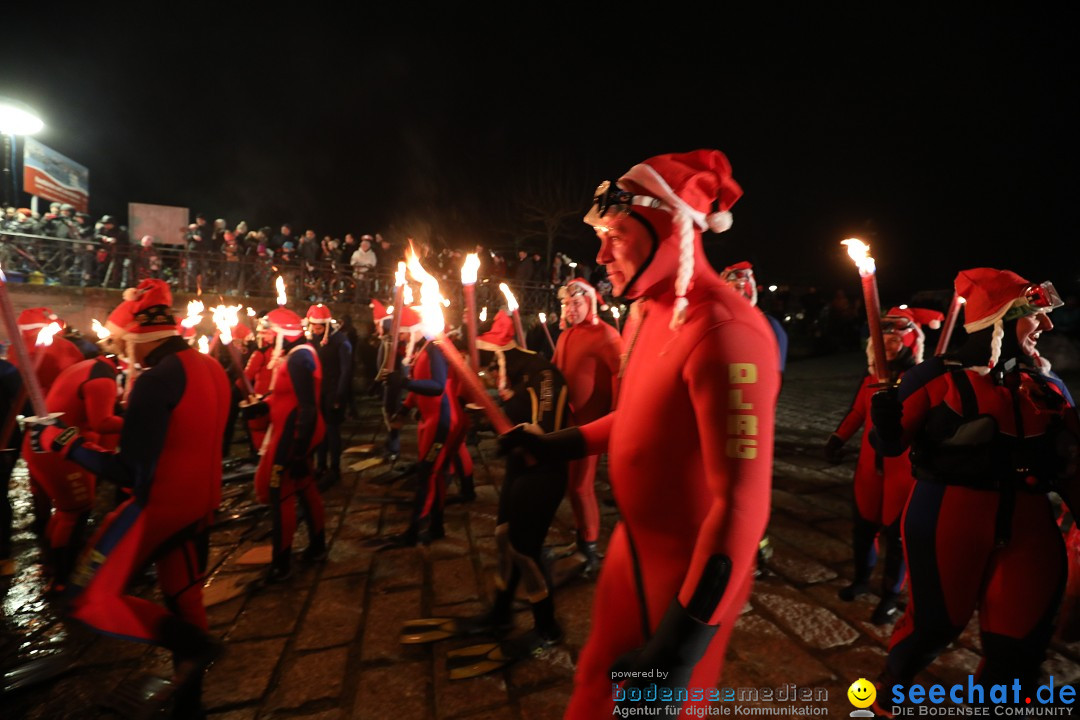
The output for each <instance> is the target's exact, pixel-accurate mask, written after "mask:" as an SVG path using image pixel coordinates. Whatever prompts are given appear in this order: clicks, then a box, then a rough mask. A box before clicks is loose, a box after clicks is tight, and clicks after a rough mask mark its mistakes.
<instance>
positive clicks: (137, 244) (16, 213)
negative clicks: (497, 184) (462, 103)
mask: <svg viewBox="0 0 1080 720" xmlns="http://www.w3.org/2000/svg"><path fill="white" fill-rule="evenodd" d="M179 233H180V235H179V240H180V242H179V243H170V242H165V243H163V242H160V239H157V238H153V237H150V236H144V237H142V238H138V239H134V238H130V237H129V233H128V231H127V228H126V227H124V226H122V225H120V224H119V223H118V222H117V220H116V218H115V217H113V216H111V215H104V216H102V217H101V218H100V219H98V220H97V221H95V220H94V219H93V218H92V217H91V216H90V215H88V214H87V213H83V212H78V211H76V209H75V208H74V207H73V206H71V205H67V204H61V203H53V204H52V205H51V206H50V208H49V211H48V212H47V213H45V214H44V215H40V216H39V215H37V214H36V213H33V212H32V211H31V210H29V209H27V208H6V209H5V212H4V213H3V216H2V217H0V262H3V264H4V266H5V267H7V268H8V269H9V270H10V271H14V272H16V273H22V274H25V275H30V274H33V273H38V274H39V276H40V280H39V282H45V283H49V284H60V285H78V286H82V287H88V286H99V287H111V288H122V287H128V286H130V285H133V284H136V283H138V282H139V281H140V280H143V279H145V278H148V277H159V278H162V279H165V280H167V281H169V282H170V283H171V284H172V285H173V286H174V287H175V288H177V289H178V290H181V291H188V292H195V291H198V290H203V291H209V292H217V293H220V294H222V295H246V294H265V293H267V292H269V291H270V289H271V288H272V286H273V282H274V278H275V277H276V276H277V275H281V276H282V277H284V279H285V281H286V284H287V286H288V287H292V288H296V287H300V288H303V290H302V292H301V293H300V294H301V295H302V296H303V297H305V298H306V299H308V300H311V301H333V300H346V301H355V302H366V300H367V299H368V298H369V297H384V298H385V297H387V296H388V295H389V294H390V292H391V291H392V286H393V274H394V271H395V270H396V265H397V261H398V260H400V259H402V257H403V254H404V248H403V247H400V246H397V245H395V244H393V243H391V242H390V241H389V240H388V239H387V238H385V237H383V236H382V235H381V234H379V233H375V234H364V235H358V234H355V233H346V234H345V236H344V239H341V238H338V237H333V236H331V235H323V236H322V238H321V239H320V238H319V235H318V234H317V233H316V232H315V231H314V230H311V229H307V230H305V231H304V232H302V233H298V232H295V231H294V229H293V227H292V225H290V224H288V223H285V224H282V225H280V226H279V227H278V228H277V229H276V230H275V229H274V228H272V227H270V226H264V227H261V228H252V227H249V226H248V224H247V223H246V222H240V223H238V224H236V225H235V226H233V227H232V228H230V227H229V224H228V223H227V222H226V220H224V219H217V220H213V221H211V220H210V219H209V218H208V217H206V216H205V215H203V214H198V215H196V216H195V219H194V221H193V222H192V223H191V224H190V225H188V226H187V227H186V228H183V229H181V230H180V231H179ZM47 239H55V240H57V241H61V242H58V243H54V244H52V245H51V246H47V244H46V243H44V242H42V241H45V240H47ZM416 245H417V248H418V250H419V252H420V253H421V254H422V256H423V260H424V263H425V265H426V266H427V267H428V268H429V269H430V270H431V271H432V272H433V273H434V274H436V275H437V276H438V277H439V278H440V280H442V281H444V282H449V283H451V284H454V283H456V282H458V278H459V275H458V273H459V270H460V268H461V265H462V263H463V262H464V253H465V252H467V251H462V250H458V249H451V248H448V247H443V248H441V249H439V250H435V249H433V248H432V247H431V246H430V245H429V244H426V243H416ZM474 251H475V252H476V253H477V254H478V256H479V258H480V270H479V276H480V278H482V279H491V280H496V281H506V282H509V283H510V284H511V285H514V286H515V287H517V288H519V289H522V290H524V289H526V288H533V289H542V288H549V289H553V288H556V287H558V286H560V285H562V284H563V283H564V282H565V281H566V280H567V279H569V278H570V277H585V278H587V279H589V280H590V281H592V282H593V283H594V284H597V285H600V286H601V287H602V286H603V284H604V282H605V278H604V277H603V269H602V268H601V269H600V274H599V276H597V274H596V273H595V272H590V269H589V268H588V266H585V265H580V266H579V265H578V264H577V263H575V262H573V261H571V260H570V259H569V258H567V257H565V256H563V255H561V254H559V253H556V254H555V255H554V258H553V260H552V262H551V264H550V265H549V264H548V263H546V262H545V261H544V258H543V255H542V254H541V253H539V252H531V251H527V250H519V251H516V252H515V251H492V250H490V249H488V248H486V247H484V246H482V245H477V246H476V248H475V249H474Z"/></svg>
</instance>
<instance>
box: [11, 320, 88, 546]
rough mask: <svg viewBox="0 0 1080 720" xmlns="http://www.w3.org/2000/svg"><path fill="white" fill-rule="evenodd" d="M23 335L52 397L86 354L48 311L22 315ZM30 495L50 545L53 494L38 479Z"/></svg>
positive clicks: (37, 529)
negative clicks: (44, 333)
mask: <svg viewBox="0 0 1080 720" xmlns="http://www.w3.org/2000/svg"><path fill="white" fill-rule="evenodd" d="M18 322H19V331H20V332H21V333H22V337H23V342H24V343H26V348H27V350H29V351H30V359H31V361H32V362H33V363H34V368H35V374H36V375H37V379H38V384H40V385H41V392H42V393H43V394H45V395H48V393H49V390H50V389H51V388H52V385H53V383H54V382H56V378H57V376H58V375H59V374H60V373H61V372H63V371H64V370H65V369H66V368H69V367H71V366H72V365H74V364H76V363H79V362H82V361H83V354H82V353H81V352H80V351H79V348H78V347H76V346H75V344H74V343H73V342H71V341H70V340H67V339H66V338H64V337H62V336H61V335H60V334H59V329H60V327H61V324H62V322H63V321H61V320H60V318H59V317H57V315H56V313H54V312H53V311H52V310H50V309H49V308H46V307H36V308H27V309H26V310H23V311H22V312H21V313H19V321H18ZM53 323H56V328H55V329H56V330H57V333H56V334H54V335H51V336H49V337H48V338H45V337H44V336H43V338H42V339H43V344H41V345H39V344H37V340H38V335H39V334H40V333H41V331H42V330H43V329H45V328H47V327H49V326H50V325H52V324H53ZM8 362H10V363H11V364H12V365H14V366H15V367H18V366H19V359H18V357H17V356H16V353H10V357H9V358H8ZM30 494H31V496H32V497H33V502H34V532H35V533H36V534H37V536H38V537H39V538H41V539H42V540H43V541H46V543H47V540H46V536H47V533H48V530H47V527H48V524H49V517H50V515H51V508H52V502H51V501H50V500H49V494H48V493H47V492H45V490H44V489H43V488H42V487H41V485H40V484H39V483H38V481H37V479H36V478H34V477H31V478H30Z"/></svg>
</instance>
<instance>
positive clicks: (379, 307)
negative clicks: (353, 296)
mask: <svg viewBox="0 0 1080 720" xmlns="http://www.w3.org/2000/svg"><path fill="white" fill-rule="evenodd" d="M368 307H370V308H371V317H372V318H373V319H374V321H375V324H376V325H378V324H379V323H381V322H382V321H383V320H385V319H386V318H388V317H390V313H388V312H387V311H386V306H385V305H383V304H382V303H381V302H379V301H378V300H376V299H374V298H372V299H371V302H370V303H368Z"/></svg>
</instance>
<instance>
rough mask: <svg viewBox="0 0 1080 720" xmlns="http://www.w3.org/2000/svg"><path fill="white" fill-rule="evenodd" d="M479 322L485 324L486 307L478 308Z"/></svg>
mask: <svg viewBox="0 0 1080 720" xmlns="http://www.w3.org/2000/svg"><path fill="white" fill-rule="evenodd" d="M480 322H487V307H483V308H480Z"/></svg>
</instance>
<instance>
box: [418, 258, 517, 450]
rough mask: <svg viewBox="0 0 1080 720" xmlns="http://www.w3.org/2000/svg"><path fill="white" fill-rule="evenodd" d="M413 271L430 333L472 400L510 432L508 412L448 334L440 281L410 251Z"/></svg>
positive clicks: (423, 321)
mask: <svg viewBox="0 0 1080 720" xmlns="http://www.w3.org/2000/svg"><path fill="white" fill-rule="evenodd" d="M406 257H408V260H409V274H411V275H412V276H413V278H415V279H417V280H419V281H420V326H421V328H422V331H423V333H424V337H426V338H427V339H428V340H430V341H431V342H433V343H435V344H436V345H437V346H438V347H439V350H440V351H442V354H443V357H445V358H446V361H447V362H448V363H450V365H451V366H453V368H454V370H455V371H456V372H457V375H458V377H459V378H460V379H461V382H462V384H463V386H464V387H463V389H464V391H465V395H466V396H467V397H468V398H469V400H470V401H472V402H473V403H475V404H476V405H479V406H480V408H481V409H482V410H483V412H484V415H485V416H486V417H487V419H488V421H490V422H491V425H492V427H493V428H494V429H495V432H497V433H498V434H500V435H501V434H503V433H506V432H509V431H510V430H511V429H512V428H513V425H512V424H511V423H510V420H509V419H508V418H507V417H506V415H505V414H504V413H503V412H502V410H500V409H499V408H498V407H497V406H496V405H495V402H494V401H493V400H492V399H491V397H490V396H489V395H488V394H487V392H486V391H485V390H484V386H483V385H482V384H481V383H480V378H479V377H477V375H476V371H475V370H473V369H470V368H469V367H468V365H466V363H465V358H463V357H462V356H461V353H459V352H458V351H457V348H455V347H454V344H453V343H452V342H450V340H449V339H448V338H447V337H446V335H445V333H444V332H443V330H444V329H445V328H446V324H445V320H444V319H443V313H442V295H441V294H440V292H439V281H438V280H436V279H435V278H434V277H432V276H431V275H429V274H428V273H427V271H426V270H424V267H423V265H421V264H420V260H419V259H418V258H417V257H416V254H415V253H413V252H409V253H408V254H407V256H406Z"/></svg>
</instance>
